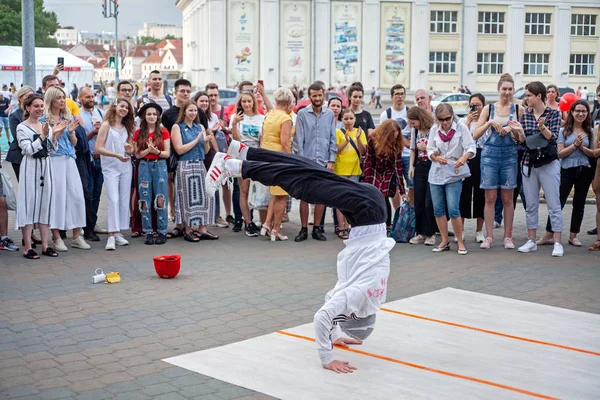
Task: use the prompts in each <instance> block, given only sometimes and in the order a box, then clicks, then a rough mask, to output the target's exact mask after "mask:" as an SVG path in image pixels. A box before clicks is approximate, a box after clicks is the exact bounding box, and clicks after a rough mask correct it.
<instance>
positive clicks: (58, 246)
mask: <svg viewBox="0 0 600 400" xmlns="http://www.w3.org/2000/svg"><path fill="white" fill-rule="evenodd" d="M52 243H54V250H56V251H69V249H67V246H66V245H65V242H63V240H62V239H61V238H58V239H56V240H53V241H52Z"/></svg>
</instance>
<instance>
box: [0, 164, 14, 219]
mask: <svg viewBox="0 0 600 400" xmlns="http://www.w3.org/2000/svg"><path fill="white" fill-rule="evenodd" d="M0 179H2V192H3V193H4V196H6V208H8V209H9V210H11V211H17V196H16V195H15V188H14V187H13V184H12V182H11V180H10V176H8V174H7V173H6V172H4V171H3V170H2V169H0Z"/></svg>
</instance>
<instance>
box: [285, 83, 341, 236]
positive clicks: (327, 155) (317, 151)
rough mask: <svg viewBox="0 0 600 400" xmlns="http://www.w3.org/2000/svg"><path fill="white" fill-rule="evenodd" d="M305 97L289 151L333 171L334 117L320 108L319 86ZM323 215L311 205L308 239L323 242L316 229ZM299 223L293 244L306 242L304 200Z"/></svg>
mask: <svg viewBox="0 0 600 400" xmlns="http://www.w3.org/2000/svg"><path fill="white" fill-rule="evenodd" d="M308 97H309V99H310V103H311V105H310V107H305V108H303V109H302V110H300V111H298V118H297V119H296V134H295V135H294V139H293V142H292V150H293V152H294V153H295V154H298V155H300V156H304V157H306V158H308V159H311V160H313V161H315V162H316V163H317V164H319V165H320V166H322V167H323V168H327V169H328V170H330V171H333V166H334V163H335V157H336V155H337V143H336V136H335V117H334V115H333V112H332V111H331V110H329V109H328V108H326V107H323V101H324V98H325V93H324V90H323V87H322V86H321V85H320V84H318V83H313V84H312V85H310V87H309V88H308ZM324 212H325V206H324V205H322V204H315V214H314V217H315V219H314V227H313V232H312V238H313V239H315V240H327V238H326V237H325V235H324V234H323V231H322V228H321V227H320V224H321V218H322V216H323V213H324ZM300 222H301V223H302V229H300V232H299V233H298V236H296V238H295V239H294V240H295V241H296V242H302V241H304V240H306V239H308V203H306V202H304V201H301V202H300Z"/></svg>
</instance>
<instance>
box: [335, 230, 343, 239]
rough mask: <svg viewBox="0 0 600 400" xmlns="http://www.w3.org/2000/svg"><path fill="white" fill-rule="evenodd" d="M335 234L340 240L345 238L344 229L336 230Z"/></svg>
mask: <svg viewBox="0 0 600 400" xmlns="http://www.w3.org/2000/svg"><path fill="white" fill-rule="evenodd" d="M335 234H336V235H337V237H339V238H340V239H343V238H344V229H340V228H335Z"/></svg>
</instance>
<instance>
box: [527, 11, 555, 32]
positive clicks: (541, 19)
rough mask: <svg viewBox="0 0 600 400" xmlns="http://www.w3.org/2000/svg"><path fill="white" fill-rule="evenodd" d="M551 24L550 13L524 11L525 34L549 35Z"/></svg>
mask: <svg viewBox="0 0 600 400" xmlns="http://www.w3.org/2000/svg"><path fill="white" fill-rule="evenodd" d="M551 25H552V14H550V13H525V34H526V35H549V34H550V26H551Z"/></svg>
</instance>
